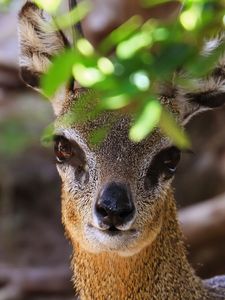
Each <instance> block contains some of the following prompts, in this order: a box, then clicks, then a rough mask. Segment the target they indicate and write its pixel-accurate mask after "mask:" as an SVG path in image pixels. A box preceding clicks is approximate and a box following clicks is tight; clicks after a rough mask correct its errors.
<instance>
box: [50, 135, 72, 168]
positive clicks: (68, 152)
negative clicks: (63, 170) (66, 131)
mask: <svg viewBox="0 0 225 300" xmlns="http://www.w3.org/2000/svg"><path fill="white" fill-rule="evenodd" d="M54 151H55V156H56V161H57V163H63V162H65V161H68V160H69V159H70V158H72V157H73V155H74V152H73V146H72V143H71V142H70V141H69V140H68V139H66V138H65V137H63V136H56V137H55V139H54Z"/></svg>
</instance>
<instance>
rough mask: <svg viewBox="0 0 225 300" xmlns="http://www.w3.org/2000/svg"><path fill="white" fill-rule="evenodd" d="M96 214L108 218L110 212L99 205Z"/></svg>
mask: <svg viewBox="0 0 225 300" xmlns="http://www.w3.org/2000/svg"><path fill="white" fill-rule="evenodd" d="M96 212H97V213H98V214H99V215H100V216H101V217H103V218H104V217H107V216H108V212H107V211H106V209H105V208H104V207H102V206H99V205H97V206H96Z"/></svg>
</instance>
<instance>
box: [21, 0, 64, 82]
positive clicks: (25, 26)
mask: <svg viewBox="0 0 225 300" xmlns="http://www.w3.org/2000/svg"><path fill="white" fill-rule="evenodd" d="M50 20H51V18H50V17H49V16H47V15H45V13H44V12H43V11H42V10H41V9H40V8H39V7H37V5H36V4H34V3H33V2H30V1H28V2H26V4H25V5H24V6H23V7H22V9H21V11H20V13H19V30H18V32H19V40H20V67H21V70H20V73H21V77H22V79H23V80H24V81H25V82H26V83H27V84H28V85H30V86H32V87H34V88H39V79H40V76H41V74H43V73H44V72H46V70H47V69H48V67H49V64H50V62H51V58H52V57H53V56H54V55H56V54H57V53H58V52H60V51H61V50H62V49H63V48H64V47H66V46H68V44H69V43H68V40H67V39H66V37H65V35H64V34H63V32H62V31H60V30H58V31H56V30H55V28H53V26H51V25H50Z"/></svg>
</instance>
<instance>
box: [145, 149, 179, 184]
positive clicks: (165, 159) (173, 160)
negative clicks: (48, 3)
mask: <svg viewBox="0 0 225 300" xmlns="http://www.w3.org/2000/svg"><path fill="white" fill-rule="evenodd" d="M180 157H181V151H180V150H179V149H178V148H177V147H175V146H171V147H169V148H166V149H163V150H161V151H160V152H159V153H158V154H156V155H155V157H154V158H153V160H152V162H151V164H150V166H149V168H148V171H147V173H146V177H145V182H144V186H145V188H146V189H149V188H150V187H152V186H155V185H156V184H157V183H158V180H159V177H161V176H162V178H163V180H168V179H170V178H171V177H172V176H173V175H174V174H175V172H176V169H177V165H178V163H179V161H180Z"/></svg>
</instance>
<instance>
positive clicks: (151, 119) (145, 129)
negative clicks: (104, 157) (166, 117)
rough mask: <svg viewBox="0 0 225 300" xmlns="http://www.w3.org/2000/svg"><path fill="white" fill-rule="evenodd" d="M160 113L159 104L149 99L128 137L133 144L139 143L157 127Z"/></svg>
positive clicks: (160, 107)
mask: <svg viewBox="0 0 225 300" xmlns="http://www.w3.org/2000/svg"><path fill="white" fill-rule="evenodd" d="M161 112H162V106H161V104H160V103H159V102H158V101H157V100H155V99H153V98H151V99H150V100H149V101H148V102H147V104H146V105H145V106H144V108H143V110H142V112H141V114H140V116H139V117H138V118H137V120H136V122H135V124H134V125H133V126H132V127H131V129H130V133H129V137H130V139H131V140H132V141H134V142H140V141H141V140H143V139H144V138H145V137H147V135H148V134H149V133H150V132H151V131H152V130H153V129H154V128H155V127H156V126H157V124H158V123H159V121H160V116H161Z"/></svg>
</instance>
